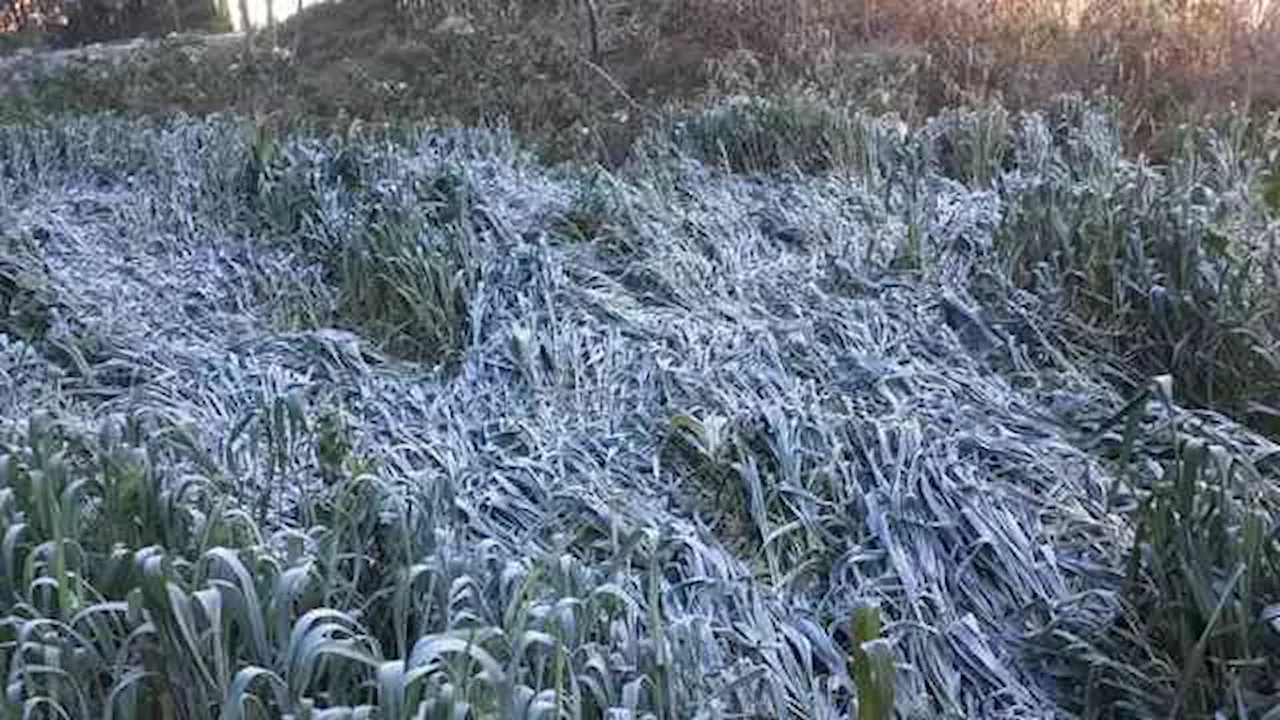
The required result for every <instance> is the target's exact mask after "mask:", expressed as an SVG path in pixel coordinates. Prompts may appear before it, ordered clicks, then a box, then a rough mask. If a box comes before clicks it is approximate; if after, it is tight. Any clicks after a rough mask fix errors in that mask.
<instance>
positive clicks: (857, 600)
mask: <svg viewBox="0 0 1280 720" xmlns="http://www.w3.org/2000/svg"><path fill="white" fill-rule="evenodd" d="M752 107H753V106H752V105H751V104H749V103H748V104H745V105H739V106H734V107H729V108H724V109H720V110H712V111H709V112H708V113H707V114H705V115H698V116H691V117H688V118H685V119H684V121H683V122H682V124H680V125H679V126H678V127H675V128H673V129H672V130H670V131H669V132H670V134H668V135H666V136H665V137H666V138H667V139H666V140H664V141H663V142H657V141H656V140H655V139H654V138H649V139H648V140H647V141H646V143H645V144H644V145H643V147H642V148H641V152H640V153H639V155H638V156H639V157H644V158H645V160H643V161H637V162H636V163H635V164H634V166H632V167H630V168H628V169H626V170H624V171H618V172H606V171H603V170H590V169H584V168H554V169H551V168H545V167H542V166H539V165H538V164H536V163H534V162H533V161H531V160H530V159H529V158H527V157H525V156H523V155H522V154H521V153H520V152H519V151H517V150H516V149H514V148H512V147H511V143H510V142H509V141H508V140H507V139H506V138H504V137H501V136H495V135H492V134H485V133H464V132H459V133H453V134H446V135H425V134H424V135H416V134H413V133H408V134H402V135H401V136H399V137H397V138H395V139H388V138H372V137H347V138H305V137H284V138H277V137H271V136H269V135H266V134H263V133H259V132H255V131H253V130H252V128H247V127H246V126H245V125H244V124H242V123H239V122H237V121H233V120H218V119H211V120H201V121H177V122H173V123H168V124H164V125H144V124H138V123H132V122H125V121H119V120H113V119H109V118H88V119H82V120H75V121H66V122H64V123H60V124H55V125H52V126H43V127H34V126H32V127H9V128H4V129H0V175H2V180H0V207H2V208H3V210H2V211H0V212H2V213H3V217H0V221H2V227H3V242H4V246H3V255H2V256H0V310H3V311H4V312H3V313H0V340H2V341H3V343H2V344H0V356H2V357H3V360H2V361H0V419H2V425H0V565H2V567H0V570H3V572H0V583H2V586H0V593H2V594H0V615H2V616H3V620H2V621H0V659H3V662H4V667H5V669H6V671H7V673H8V677H7V688H8V689H7V692H6V694H5V699H4V703H5V706H4V707H5V710H6V712H12V713H21V712H23V711H26V712H29V713H32V714H34V715H36V716H49V717H53V716H60V717H61V716H70V717H101V716H103V715H105V714H111V716H113V717H174V718H203V717H217V716H222V717H277V716H280V715H282V714H284V715H291V716H293V717H298V718H305V717H333V718H337V717H369V716H374V717H384V718H401V717H406V718H407V717H465V716H468V713H469V716H471V717H526V716H529V717H561V716H567V717H582V718H595V717H601V716H606V715H610V714H612V715H610V716H614V717H631V716H635V717H657V718H685V717H707V718H714V717H725V718H729V717H743V716H747V717H797V716H798V717H812V718H844V717H851V716H853V717H860V718H879V717H887V716H888V710H887V705H888V704H890V703H892V704H895V705H896V708H897V711H898V712H899V713H900V714H901V715H902V716H905V717H940V716H945V717H1009V718H1014V717H1017V718H1025V717H1055V716H1058V715H1060V714H1063V713H1080V714H1089V713H1096V714H1101V715H1103V716H1108V715H1114V716H1124V717H1128V716H1138V717H1168V716H1170V715H1171V714H1173V715H1186V716H1202V715H1205V714H1211V713H1212V712H1213V711H1214V710H1215V709H1219V708H1221V709H1223V710H1224V712H1226V713H1228V716H1231V717H1237V716H1238V717H1254V716H1257V715H1258V714H1260V713H1261V712H1265V711H1266V710H1268V709H1270V708H1272V707H1274V706H1275V701H1274V700H1273V699H1272V698H1271V696H1270V695H1269V693H1270V692H1272V688H1271V685H1270V680H1271V678H1273V677H1275V673H1274V671H1272V669H1271V662H1272V661H1271V658H1273V657H1275V654H1274V651H1275V649H1276V648H1275V644H1276V643H1275V638H1273V637H1272V631H1271V630H1270V628H1269V627H1268V625H1267V623H1266V619H1267V618H1269V617H1270V616H1269V615H1268V611H1267V608H1268V606H1269V605H1270V604H1271V603H1274V602H1276V601H1277V600H1280V597H1278V596H1277V592H1280V583H1277V582H1276V580H1275V578H1277V577H1280V576H1278V575H1277V568H1276V567H1275V566H1274V561H1275V559H1276V558H1275V550H1276V548H1275V544H1274V539H1273V538H1274V535H1275V532H1274V531H1275V529H1276V524H1275V520H1274V517H1275V515H1274V509H1275V507H1276V500H1277V498H1276V497H1275V492H1276V490H1275V488H1276V487H1277V485H1276V481H1277V480H1280V448H1278V447H1277V446H1276V445H1275V444H1273V443H1272V442H1270V441H1269V440H1267V439H1266V438H1265V437H1264V435H1262V434H1259V433H1257V432H1254V431H1251V430H1249V429H1246V427H1245V426H1244V425H1242V424H1239V423H1237V422H1235V421H1233V420H1231V419H1229V418H1228V417H1227V416H1226V415H1223V414H1220V413H1218V412H1215V411H1213V410H1210V409H1205V410H1191V409H1187V408H1185V407H1183V406H1182V405H1180V404H1179V403H1180V402H1183V401H1184V400H1185V401H1187V402H1189V403H1191V404H1193V405H1212V406H1214V407H1217V408H1219V409H1220V410H1222V411H1225V412H1230V413H1234V414H1236V415H1237V417H1239V418H1240V419H1244V420H1248V421H1249V422H1250V423H1252V424H1253V425H1255V426H1258V427H1264V425H1265V423H1263V422H1261V421H1258V415H1259V414H1261V415H1264V416H1265V414H1266V413H1265V410H1259V409H1258V408H1257V407H1254V406H1259V407H1265V406H1266V405H1267V404H1268V403H1271V402H1273V400H1272V398H1273V397H1274V395H1268V394H1267V393H1268V392H1272V393H1274V391H1275V388H1277V387H1280V383H1277V382H1276V375H1275V371H1274V367H1275V365H1274V363H1275V355H1276V353H1275V346H1274V343H1275V329H1276V316H1275V315H1274V312H1273V309H1272V308H1273V304H1274V303H1275V302H1276V300H1275V294H1274V292H1272V291H1271V290H1272V289H1273V288H1274V283H1272V278H1273V277H1274V275H1272V274H1271V273H1273V272H1274V271H1275V258H1274V257H1273V256H1272V255H1270V254H1269V252H1270V250H1269V247H1270V246H1269V244H1268V243H1270V242H1271V241H1272V240H1273V239H1274V236H1275V230H1276V223H1275V219H1274V216H1273V215H1269V214H1268V212H1270V211H1269V210H1268V209H1267V206H1266V203H1265V202H1264V201H1263V200H1261V199H1259V195H1258V192H1259V190H1260V188H1261V182H1262V181H1261V180H1260V178H1261V177H1262V175H1261V173H1262V172H1263V170H1264V169H1263V168H1262V167H1261V166H1259V165H1257V164H1256V163H1255V162H1254V161H1255V160H1256V159H1258V158H1260V157H1261V156H1260V155H1258V154H1257V151H1255V150H1252V149H1251V150H1249V151H1248V152H1247V153H1246V152H1243V151H1242V149H1240V148H1236V147H1235V146H1233V145H1231V143H1230V138H1224V137H1223V136H1221V135H1216V134H1213V133H1208V132H1205V133H1203V134H1198V135H1189V136H1188V137H1189V139H1188V146H1187V150H1186V155H1185V157H1184V158H1182V159H1180V160H1179V161H1178V162H1177V163H1176V164H1174V165H1172V166H1170V167H1160V168H1157V167H1150V166H1147V165H1143V164H1141V163H1133V162H1130V161H1127V160H1125V159H1124V158H1123V156H1122V154H1121V153H1120V151H1119V148H1118V146H1117V144H1116V142H1115V134H1114V132H1112V131H1111V130H1110V128H1111V126H1110V125H1109V124H1108V122H1109V121H1108V116H1107V114H1106V113H1105V112H1102V111H1100V110H1098V109H1097V108H1093V107H1091V106H1087V105H1084V104H1081V103H1078V102H1073V101H1063V103H1061V104H1060V105H1059V106H1058V107H1056V108H1055V109H1054V110H1053V111H1052V112H1048V113H1046V114H1043V115H1028V116H1017V117H1015V116H1008V115H1005V114H1002V113H1000V112H999V111H996V110H990V111H982V112H956V113H952V114H948V115H946V116H943V117H940V118H938V119H937V120H936V121H935V122H933V123H931V124H929V125H927V126H926V127H925V128H924V129H922V130H921V131H919V132H918V133H912V134H908V133H906V132H905V131H904V130H903V128H902V127H901V126H900V125H899V124H897V123H896V122H894V121H893V120H892V119H888V118H884V119H881V118H870V117H861V116H859V117H841V118H840V119H839V124H840V127H841V128H843V129H841V130H839V131H840V132H846V133H849V134H848V135H846V136H842V137H841V138H840V140H839V144H833V143H828V144H827V145H821V146H819V145H813V146H811V147H817V148H819V149H820V150H821V151H822V152H828V150H829V149H830V148H832V147H838V148H840V152H841V153H842V155H841V157H843V158H856V159H857V161H856V162H839V163H830V162H826V161H825V160H824V161H823V162H817V161H815V162H814V163H812V164H806V163H804V162H802V160H804V159H805V158H804V157H803V152H804V148H805V147H806V146H805V143H804V133H807V132H812V131H813V128H814V127H822V126H823V125H822V124H823V123H825V122H827V121H828V120H829V119H830V118H832V117H836V115H834V114H832V115H826V116H822V117H819V118H817V119H816V120H812V121H811V120H809V119H799V120H797V119H795V118H792V117H789V116H788V115H787V111H786V110H785V109H783V110H781V111H779V110H778V109H777V108H774V107H766V108H765V111H766V112H764V113H762V114H760V115H759V116H751V115H750V114H751V113H752V112H753V111H752ZM733 113H740V114H745V115H746V116H747V117H745V119H743V120H735V121H732V122H727V121H726V120H725V118H726V117H727V116H728V115H732V114H733ZM779 117H781V118H784V119H785V120H786V122H787V123H789V124H788V125H786V128H778V129H777V131H772V132H771V131H769V128H768V127H767V125H766V127H765V132H758V128H755V127H753V126H749V125H744V124H743V122H746V121H749V122H760V123H766V124H767V123H769V122H772V121H773V120H771V118H772V119H776V118H779ZM753 118H755V119H753ZM784 130H785V132H784ZM787 132H792V133H794V134H793V135H792V136H788V135H787ZM744 137H745V138H748V139H747V140H743V138H744ZM763 141H767V142H790V143H791V144H790V145H789V146H788V147H786V148H782V149H778V148H771V149H768V152H761V153H757V154H751V153H755V152H756V151H757V150H758V149H759V146H758V143H760V142H763ZM743 148H745V150H742V149H743ZM709 149H714V152H711V151H710V150H709ZM740 151H741V153H740V154H738V155H735V154H734V153H739V152H740ZM1232 153H1236V154H1232ZM761 158H764V161H763V162H758V164H756V165H753V164H752V163H755V162H757V161H759V160H760V159H761ZM824 163H825V164H824ZM725 166H727V167H728V168H729V169H732V170H754V171H760V172H758V173H757V174H753V175H749V174H743V173H741V172H738V173H734V172H723V171H722V170H721V169H720V168H722V167H725ZM795 166H803V167H807V168H808V169H810V170H814V171H820V170H833V172H827V173H822V174H810V175H799V174H796V173H794V172H791V169H793V168H794V167H795ZM1268 283H1271V284H1270V285H1269V284H1268ZM1228 290H1229V291H1230V292H1228ZM1147 298H1149V299H1150V300H1149V301H1147V300H1146V299H1147ZM1142 302H1147V304H1146V305H1143V304H1142ZM1107 308H1109V309H1110V314H1107V312H1105V310H1106V309H1107ZM1188 328H1191V329H1194V332H1195V333H1196V334H1193V335H1187V333H1188V332H1190V330H1188ZM1187 337H1190V338H1191V339H1190V340H1187V339H1186V338H1187ZM1205 338H1210V339H1214V338H1216V339H1217V340H1218V344H1216V345H1215V344H1212V343H1209V344H1206V343H1204V342H1202V341H1203V339H1205ZM1240 338H1245V339H1247V341H1248V342H1243V341H1240V344H1234V343H1237V341H1238V340H1239V339H1240ZM1249 353H1253V355H1250V354H1249ZM1175 361H1176V362H1175ZM1267 363H1271V364H1270V365H1268V364H1267ZM1206 368H1207V369H1212V370H1213V371H1214V372H1215V373H1218V374H1217V375H1215V376H1213V377H1210V378H1208V379H1206V380H1205V381H1204V383H1205V384H1203V385H1197V384H1196V381H1195V380H1194V379H1193V378H1194V377H1195V376H1194V373H1195V372H1198V371H1200V370H1204V369H1206ZM1150 376H1160V377H1159V379H1157V380H1154V381H1152V380H1151V379H1150ZM1169 376H1172V379H1169ZM1226 381H1229V385H1223V384H1222V383H1224V382H1226ZM1206 388H1209V389H1206ZM1223 388H1227V389H1229V390H1230V392H1228V391H1227V390H1225V389H1223ZM1184 393H1185V394H1184ZM1224 398H1225V399H1224ZM1250 403H1252V404H1250ZM1264 429H1265V427H1264ZM890 664H892V665H893V669H892V670H890ZM890 677H891V678H892V682H890V681H889V680H888V679H889V678H890ZM419 712H421V713H422V714H421V715H419V714H418V713H419ZM1249 713H1252V714H1249ZM1096 714H1095V716H1097V715H1096Z"/></svg>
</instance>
